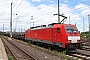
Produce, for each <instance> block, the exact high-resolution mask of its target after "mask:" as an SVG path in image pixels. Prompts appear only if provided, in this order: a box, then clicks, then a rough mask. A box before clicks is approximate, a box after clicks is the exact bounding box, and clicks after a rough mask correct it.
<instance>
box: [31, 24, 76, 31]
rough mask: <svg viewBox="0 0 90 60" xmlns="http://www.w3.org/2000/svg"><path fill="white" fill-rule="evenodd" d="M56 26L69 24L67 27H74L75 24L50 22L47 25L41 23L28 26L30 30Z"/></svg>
mask: <svg viewBox="0 0 90 60" xmlns="http://www.w3.org/2000/svg"><path fill="white" fill-rule="evenodd" d="M58 26H65V27H66V26H69V27H75V28H76V26H75V25H72V24H61V23H52V24H48V26H46V25H41V26H36V27H30V30H35V29H44V28H52V27H53V28H55V27H58Z"/></svg>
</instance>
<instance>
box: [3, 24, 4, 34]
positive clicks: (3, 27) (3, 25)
mask: <svg viewBox="0 0 90 60" xmlns="http://www.w3.org/2000/svg"><path fill="white" fill-rule="evenodd" d="M3 35H4V24H3Z"/></svg>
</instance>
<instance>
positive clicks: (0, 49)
mask: <svg viewBox="0 0 90 60" xmlns="http://www.w3.org/2000/svg"><path fill="white" fill-rule="evenodd" d="M0 60H8V57H7V54H6V51H5V48H4V45H3V43H2V40H1V38H0Z"/></svg>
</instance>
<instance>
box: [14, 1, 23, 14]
mask: <svg viewBox="0 0 90 60" xmlns="http://www.w3.org/2000/svg"><path fill="white" fill-rule="evenodd" d="M22 2H23V0H22V1H21V2H20V3H19V5H18V6H17V7H16V9H15V10H14V12H15V11H16V10H17V9H18V8H19V6H20V5H21V3H22ZM14 12H13V13H14Z"/></svg>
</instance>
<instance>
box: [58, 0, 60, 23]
mask: <svg viewBox="0 0 90 60" xmlns="http://www.w3.org/2000/svg"><path fill="white" fill-rule="evenodd" d="M59 3H60V2H59V0H58V23H60V17H59V15H60V11H59Z"/></svg>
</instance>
